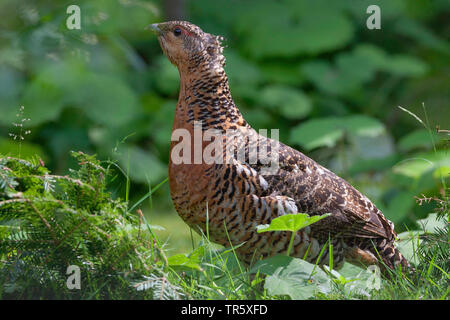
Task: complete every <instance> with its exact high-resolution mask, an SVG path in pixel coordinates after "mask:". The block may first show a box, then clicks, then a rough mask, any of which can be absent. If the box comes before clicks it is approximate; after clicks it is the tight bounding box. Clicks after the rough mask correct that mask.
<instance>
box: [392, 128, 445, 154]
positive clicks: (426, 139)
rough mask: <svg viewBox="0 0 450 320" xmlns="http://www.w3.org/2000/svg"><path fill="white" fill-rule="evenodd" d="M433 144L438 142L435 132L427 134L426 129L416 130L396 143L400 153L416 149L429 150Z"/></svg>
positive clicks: (438, 138)
mask: <svg viewBox="0 0 450 320" xmlns="http://www.w3.org/2000/svg"><path fill="white" fill-rule="evenodd" d="M433 140H434V143H437V142H438V141H439V140H440V137H439V136H438V135H437V134H436V133H435V132H431V133H430V132H429V131H428V130H427V129H418V130H416V131H413V132H410V133H408V134H407V135H405V136H403V137H402V138H401V139H400V140H399V141H398V147H399V148H400V150H402V151H410V150H413V149H417V148H422V149H431V148H432V147H433Z"/></svg>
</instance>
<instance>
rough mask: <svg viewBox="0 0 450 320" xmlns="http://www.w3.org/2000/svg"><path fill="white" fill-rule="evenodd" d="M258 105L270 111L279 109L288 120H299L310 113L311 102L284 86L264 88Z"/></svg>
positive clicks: (306, 97)
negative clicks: (270, 109)
mask: <svg viewBox="0 0 450 320" xmlns="http://www.w3.org/2000/svg"><path fill="white" fill-rule="evenodd" d="M258 103H259V104H261V105H263V106H266V107H268V108H272V109H279V110H280V113H281V114H282V115H283V116H285V117H286V118H288V119H301V118H303V117H305V116H306V115H308V114H309V112H310V111H311V100H310V99H309V97H308V96H307V95H305V94H304V93H303V92H302V91H301V90H297V89H294V88H292V87H288V86H284V85H271V86H267V87H265V88H264V89H263V90H262V92H261V93H260V95H259V99H258Z"/></svg>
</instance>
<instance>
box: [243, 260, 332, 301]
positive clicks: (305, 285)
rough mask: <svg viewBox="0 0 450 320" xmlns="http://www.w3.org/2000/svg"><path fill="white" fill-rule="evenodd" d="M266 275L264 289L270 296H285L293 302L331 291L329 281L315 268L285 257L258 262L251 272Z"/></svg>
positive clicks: (304, 262) (301, 261)
mask: <svg viewBox="0 0 450 320" xmlns="http://www.w3.org/2000/svg"><path fill="white" fill-rule="evenodd" d="M257 271H259V272H261V273H262V274H265V275H267V278H266V281H265V284H264V288H265V289H266V290H267V291H268V293H269V294H270V295H282V296H283V295H287V296H289V297H290V298H291V299H293V300H304V299H309V298H311V297H313V296H314V295H315V294H316V293H318V292H322V293H328V292H330V291H331V280H330V278H329V277H328V276H327V274H326V273H325V272H324V271H322V270H321V269H320V268H318V267H317V266H315V265H313V264H311V263H308V262H306V261H304V260H301V259H297V258H291V257H287V256H282V255H278V256H274V257H271V258H268V259H265V260H263V261H260V262H258V263H257V264H256V265H255V266H254V267H253V268H252V273H253V272H257Z"/></svg>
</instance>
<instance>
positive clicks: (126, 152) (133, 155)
mask: <svg viewBox="0 0 450 320" xmlns="http://www.w3.org/2000/svg"><path fill="white" fill-rule="evenodd" d="M117 158H118V160H119V162H120V164H121V166H122V167H123V168H128V164H129V169H130V170H129V172H128V174H129V176H130V177H131V179H133V180H135V181H138V182H141V183H148V180H147V177H148V178H149V179H150V181H151V182H155V181H160V180H162V179H163V178H164V177H165V176H167V167H166V165H164V164H163V163H161V161H160V160H159V159H158V158H156V157H155V155H154V154H152V153H150V152H147V151H145V150H143V149H141V148H139V147H136V146H129V147H126V146H121V147H120V148H119V154H118V155H117Z"/></svg>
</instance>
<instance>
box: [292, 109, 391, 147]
mask: <svg viewBox="0 0 450 320" xmlns="http://www.w3.org/2000/svg"><path fill="white" fill-rule="evenodd" d="M384 131H385V129H384V126H383V124H382V123H380V122H379V121H378V120H376V119H374V118H371V117H368V116H364V115H353V116H347V117H328V118H319V119H311V120H308V121H306V122H303V123H301V124H300V125H298V126H297V127H295V128H294V129H293V130H292V131H291V136H290V141H291V142H292V143H296V144H300V145H301V146H303V147H304V148H305V149H307V150H311V149H314V148H317V147H333V146H335V145H336V143H337V142H338V141H339V140H340V139H341V138H342V137H343V136H344V134H345V133H348V134H349V135H358V136H362V137H376V136H378V135H381V134H382V133H383V132H384Z"/></svg>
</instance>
